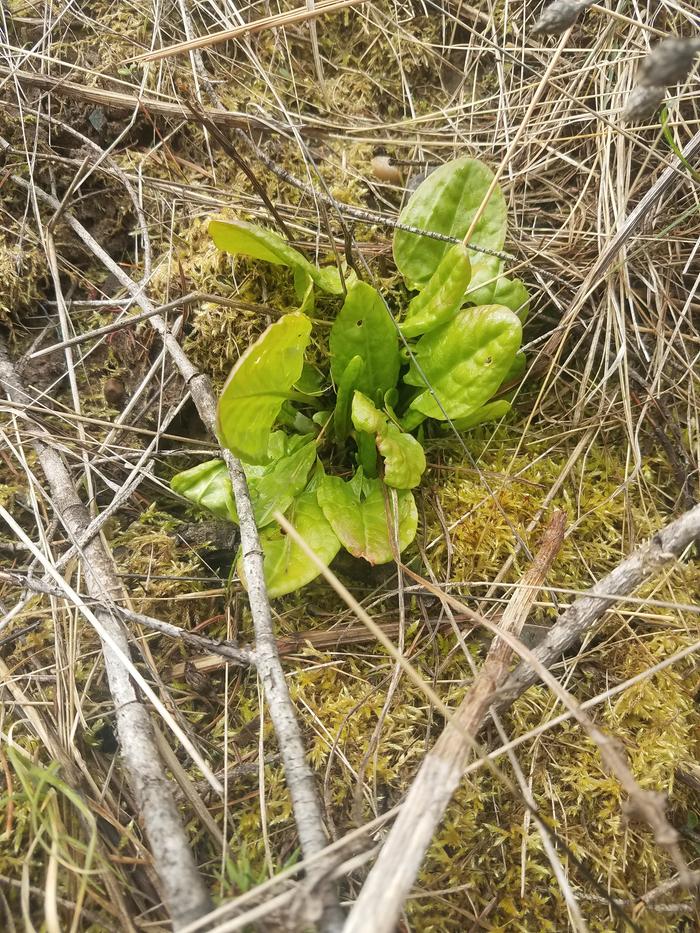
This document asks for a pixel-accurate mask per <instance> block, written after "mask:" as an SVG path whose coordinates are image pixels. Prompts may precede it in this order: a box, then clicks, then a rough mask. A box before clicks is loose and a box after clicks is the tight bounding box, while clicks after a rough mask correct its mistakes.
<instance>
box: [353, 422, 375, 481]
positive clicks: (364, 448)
mask: <svg viewBox="0 0 700 933" xmlns="http://www.w3.org/2000/svg"><path fill="white" fill-rule="evenodd" d="M355 443H356V444H357V462H358V464H359V465H360V466H361V467H362V469H363V470H364V473H365V476H370V477H372V479H374V478H375V477H376V475H377V443H376V441H375V438H374V435H373V434H368V433H367V432H366V431H356V432H355Z"/></svg>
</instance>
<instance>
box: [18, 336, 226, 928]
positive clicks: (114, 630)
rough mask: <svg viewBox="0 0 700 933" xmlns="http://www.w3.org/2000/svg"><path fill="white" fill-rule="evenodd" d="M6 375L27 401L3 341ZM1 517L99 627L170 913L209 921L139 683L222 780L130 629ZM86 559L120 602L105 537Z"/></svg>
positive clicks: (77, 530) (90, 574)
mask: <svg viewBox="0 0 700 933" xmlns="http://www.w3.org/2000/svg"><path fill="white" fill-rule="evenodd" d="M0 378H1V379H2V381H3V382H4V384H5V389H6V391H7V392H8V394H10V395H11V396H12V397H13V398H14V400H15V401H17V402H21V401H22V400H23V399H24V398H26V397H27V396H26V392H25V390H24V389H23V388H22V385H21V383H20V381H19V378H18V376H17V373H16V371H15V369H14V367H13V365H12V362H11V361H10V359H9V357H8V355H7V352H6V350H5V347H4V344H2V343H0ZM49 443H50V437H49V436H48V432H45V431H44V432H42V434H41V436H40V437H36V438H35V439H34V441H33V446H34V449H35V450H36V453H37V457H38V459H39V462H40V463H41V466H42V469H43V471H44V474H45V476H46V479H47V481H48V484H49V488H50V490H51V501H52V504H53V507H54V509H55V511H56V514H57V515H58V517H59V518H60V520H61V522H62V523H63V525H64V526H65V528H66V530H67V531H68V532H69V534H70V535H71V537H72V538H77V537H79V536H80V535H81V534H82V533H83V532H84V530H85V528H86V527H87V526H88V525H89V524H90V515H89V513H88V511H87V509H86V508H85V506H84V505H83V503H82V500H81V499H80V496H79V495H78V493H77V492H76V490H75V487H74V485H73V481H72V479H71V475H70V473H69V471H68V469H67V467H66V465H65V463H64V462H63V459H62V457H61V456H60V454H59V453H58V452H57V451H56V450H55V449H54V448H53V447H52V446H49ZM0 512H1V513H2V515H3V518H4V519H5V521H6V522H7V523H8V524H9V525H10V527H12V528H13V530H14V531H15V533H16V534H17V535H18V536H19V537H20V539H22V540H23V541H24V543H25V545H27V547H29V548H30V550H31V551H32V552H33V553H34V556H35V557H36V558H37V559H38V560H39V561H40V562H41V563H42V564H43V566H44V569H45V570H46V572H47V573H49V574H50V575H55V580H56V582H57V583H58V584H59V586H61V587H62V588H63V589H64V591H65V593H66V595H67V596H68V597H69V598H70V599H71V600H72V601H73V602H74V603H75V604H76V605H77V606H78V607H79V609H80V611H81V612H82V613H83V614H84V615H85V616H86V618H88V620H89V621H90V622H91V623H92V624H93V626H94V627H95V629H96V631H97V633H98V635H99V637H100V640H101V641H102V650H103V656H104V663H105V670H106V672H107V679H108V682H109V689H110V692H111V694H112V698H113V700H114V707H115V713H116V720H117V732H118V735H119V743H120V749H121V756H122V760H123V762H124V768H125V770H126V773H127V776H128V779H129V784H130V785H131V789H132V791H133V794H134V797H135V800H136V804H137V806H138V808H139V815H140V818H141V819H142V820H143V825H144V829H145V832H146V837H147V839H148V843H149V847H150V851H151V854H152V858H153V863H154V867H155V869H156V872H157V874H158V877H159V879H160V883H161V886H162V891H163V900H164V902H165V906H166V909H167V910H168V913H169V915H170V919H171V921H172V924H173V927H174V929H180V928H181V927H183V926H185V925H186V924H187V923H190V922H192V921H193V920H195V919H197V918H198V917H201V916H204V915H205V914H206V913H207V912H208V911H209V910H210V909H211V899H210V897H209V892H208V890H207V888H206V886H205V884H204V881H203V880H202V877H201V875H200V874H199V871H198V869H197V866H196V864H195V861H194V858H193V856H192V852H191V851H190V848H189V840H188V838H187V834H186V833H185V829H184V827H183V825H182V823H181V821H180V814H179V812H178V808H177V804H176V803H175V798H174V796H173V793H172V789H171V785H170V782H169V781H168V779H167V778H166V776H165V772H164V769H163V765H162V762H161V758H160V756H159V754H158V748H157V745H156V741H155V736H154V734H153V727H152V725H151V721H150V717H149V715H148V711H147V710H146V708H145V706H144V705H143V703H142V702H141V700H140V698H139V694H138V692H137V689H136V686H135V685H136V683H138V684H139V686H140V687H141V689H142V690H144V692H145V693H146V694H147V695H149V696H150V698H151V700H152V702H154V703H155V704H156V705H157V706H158V707H159V708H160V712H161V715H163V716H164V718H165V719H166V721H168V722H169V725H170V727H171V728H174V730H175V731H176V732H177V733H178V737H179V738H180V740H181V741H182V742H183V744H184V745H185V746H186V747H187V748H188V750H189V752H190V754H193V757H195V758H196V759H198V761H199V762H200V767H202V766H203V773H205V774H207V775H208V776H209V779H210V782H213V786H214V787H216V786H217V785H218V784H219V782H218V781H217V779H216V778H215V777H214V776H213V775H212V774H211V772H209V769H208V768H207V767H206V765H205V764H204V763H203V762H201V759H200V757H199V755H198V754H197V752H196V750H195V749H194V748H193V747H192V745H191V743H190V742H189V741H188V739H187V737H186V736H185V735H184V734H183V733H182V731H181V730H180V729H179V727H178V726H177V724H176V723H175V722H174V720H173V719H172V717H171V716H170V715H169V714H168V713H167V711H166V710H165V709H164V707H163V705H162V703H160V701H159V700H158V698H157V697H156V696H155V694H154V693H153V690H152V689H151V687H150V686H149V685H148V684H147V683H146V681H145V680H144V679H143V677H142V676H141V674H140V673H139V672H138V670H137V669H136V668H135V667H134V665H133V663H132V662H131V661H130V660H129V645H128V641H127V638H126V632H125V630H124V628H123V626H122V625H121V624H120V623H119V622H118V621H117V619H116V618H115V617H114V615H113V614H112V613H110V612H106V611H104V610H100V609H98V610H97V611H96V612H95V613H92V611H91V610H90V609H88V607H87V606H85V604H84V603H83V601H82V600H81V599H80V597H79V596H78V594H77V593H75V591H74V590H73V589H72V588H71V587H70V586H69V584H67V583H66V581H65V580H63V579H62V578H61V577H60V575H59V574H58V572H57V571H55V570H54V568H53V566H52V565H51V563H50V562H49V561H48V560H47V559H46V558H45V557H44V555H43V554H42V553H41V552H40V551H38V550H37V549H36V547H35V545H34V544H33V542H32V541H31V540H30V539H29V538H28V537H27V536H26V534H25V533H24V532H23V530H22V529H21V528H20V527H19V526H18V525H17V523H16V522H15V521H14V519H13V518H12V516H11V515H10V514H9V513H8V512H7V511H6V510H5V509H4V508H0ZM81 556H82V559H83V569H84V573H85V584H86V587H87V590H88V592H89V593H90V594H91V595H92V596H94V597H95V598H97V599H103V598H104V597H105V595H107V594H109V596H110V597H111V598H112V599H120V598H121V596H122V587H121V584H120V582H119V579H118V577H117V575H116V573H115V570H114V565H113V562H112V559H111V556H110V555H109V554H108V553H107V552H106V550H105V549H104V547H103V544H102V541H101V539H100V538H99V537H98V538H94V539H93V540H92V541H91V542H90V543H89V544H87V545H86V546H85V548H84V549H83V552H82V555H81Z"/></svg>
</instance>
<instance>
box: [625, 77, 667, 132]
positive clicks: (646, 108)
mask: <svg viewBox="0 0 700 933" xmlns="http://www.w3.org/2000/svg"><path fill="white" fill-rule="evenodd" d="M665 96H666V88H664V87H654V86H653V85H646V84H638V85H637V87H635V88H634V89H633V90H632V93H631V94H630V96H629V97H628V98H627V106H626V107H625V109H624V112H623V114H622V118H623V120H625V121H626V122H627V123H639V122H640V121H641V120H646V119H648V118H649V117H653V116H654V114H655V113H656V111H657V110H658V109H659V107H660V106H661V104H662V103H663V102H664V97H665Z"/></svg>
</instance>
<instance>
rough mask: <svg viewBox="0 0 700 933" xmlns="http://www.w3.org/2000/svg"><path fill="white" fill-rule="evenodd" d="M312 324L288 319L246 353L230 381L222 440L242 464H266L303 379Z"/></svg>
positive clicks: (222, 407)
mask: <svg viewBox="0 0 700 933" xmlns="http://www.w3.org/2000/svg"><path fill="white" fill-rule="evenodd" d="M310 334H311V321H310V320H309V319H308V318H307V317H306V315H304V314H301V313H300V312H299V311H295V312H294V313H293V314H285V316H284V317H282V318H280V320H279V321H276V322H275V323H274V324H271V325H270V326H269V327H268V328H267V330H266V331H265V332H264V333H263V334H262V335H261V336H260V337H259V338H258V340H256V341H255V343H254V344H252V345H251V346H250V347H248V349H247V350H246V351H245V353H244V354H243V356H241V358H240V359H239V360H238V362H237V363H236V365H235V366H234V367H233V369H232V371H231V375H230V376H229V377H228V379H227V380H226V384H225V385H224V388H223V391H222V393H221V398H220V399H219V405H218V408H217V423H218V429H219V438H220V440H221V443H222V444H223V445H224V447H228V449H229V450H231V451H233V453H234V454H236V456H238V457H240V458H241V460H245V461H247V462H248V463H265V462H266V461H267V459H268V453H267V450H268V440H269V437H270V431H271V430H272V426H273V424H274V423H275V420H276V418H277V416H278V414H279V411H280V409H281V407H282V404H283V403H284V401H285V399H286V398H287V397H288V395H289V393H290V391H291V388H292V386H293V385H294V384H295V383H296V382H297V381H298V380H299V379H300V377H301V373H302V368H303V365H304V350H305V349H306V345H307V343H308V342H309V336H310Z"/></svg>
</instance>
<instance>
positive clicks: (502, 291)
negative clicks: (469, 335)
mask: <svg viewBox="0 0 700 933" xmlns="http://www.w3.org/2000/svg"><path fill="white" fill-rule="evenodd" d="M500 268H502V264H501V267H500ZM492 279H493V277H492ZM484 281H486V280H485V279H484ZM476 284H477V287H474V282H473V281H472V283H471V286H470V288H469V291H468V292H467V293H466V295H465V296H464V298H465V300H466V301H468V302H470V303H472V304H475V305H503V306H504V307H506V308H510V310H511V311H514V312H515V313H516V314H517V315H518V317H519V318H520V320H521V322H522V323H523V324H524V323H525V321H526V320H527V315H528V311H529V310H530V295H529V292H528V290H527V288H525V285H524V284H523V283H522V282H521V280H520V279H509V278H508V276H506V275H499V276H498V278H496V280H495V281H493V280H492V281H490V282H488V284H486V285H479V284H478V283H476Z"/></svg>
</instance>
